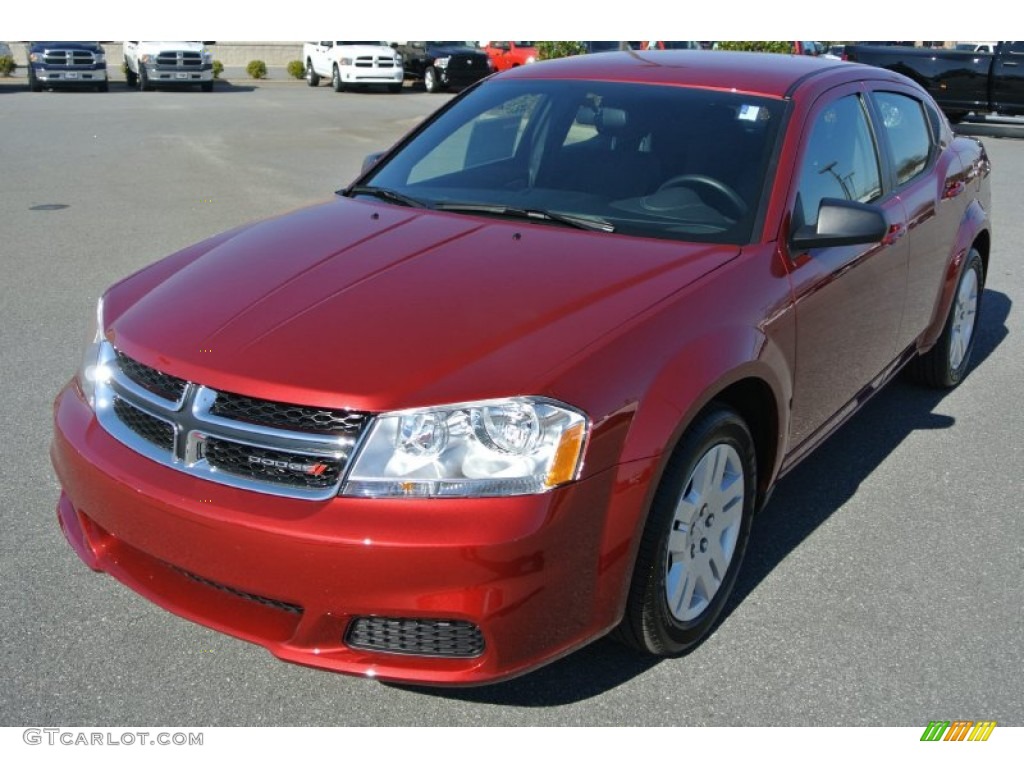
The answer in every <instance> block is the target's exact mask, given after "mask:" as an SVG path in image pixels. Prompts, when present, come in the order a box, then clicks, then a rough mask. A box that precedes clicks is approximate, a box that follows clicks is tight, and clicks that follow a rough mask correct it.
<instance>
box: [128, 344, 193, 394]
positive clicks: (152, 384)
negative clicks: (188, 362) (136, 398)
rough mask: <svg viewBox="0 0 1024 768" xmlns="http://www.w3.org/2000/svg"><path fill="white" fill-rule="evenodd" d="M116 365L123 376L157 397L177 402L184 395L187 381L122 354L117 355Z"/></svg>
mask: <svg viewBox="0 0 1024 768" xmlns="http://www.w3.org/2000/svg"><path fill="white" fill-rule="evenodd" d="M117 364H118V367H119V368H120V369H121V370H122V371H123V372H124V375H125V376H127V377H128V378H129V379H131V380H132V381H134V382H135V383H136V384H138V385H139V386H140V387H144V388H145V389H148V390H149V391H150V392H152V393H153V394H154V395H157V396H158V397H162V398H164V399H165V400H175V401H177V400H180V399H181V398H182V396H183V395H184V394H185V385H186V384H188V382H187V381H185V380H184V379H179V378H178V377H177V376H171V375H170V374H167V373H162V372H160V371H158V370H156V369H155V368H150V367H149V366H148V365H143V364H142V363H139V362H136V361H135V360H132V359H131V358H130V357H128V355H126V354H124V353H123V352H120V351H119V352H118V353H117Z"/></svg>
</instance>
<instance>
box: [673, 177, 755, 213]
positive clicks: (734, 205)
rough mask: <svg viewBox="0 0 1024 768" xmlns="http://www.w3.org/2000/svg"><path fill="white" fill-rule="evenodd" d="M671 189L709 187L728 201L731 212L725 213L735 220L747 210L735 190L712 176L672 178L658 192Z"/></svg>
mask: <svg viewBox="0 0 1024 768" xmlns="http://www.w3.org/2000/svg"><path fill="white" fill-rule="evenodd" d="M672 187H710V188H711V189H713V190H714V191H715V192H717V193H718V194H719V196H720V197H722V198H724V199H725V200H726V201H728V203H729V206H730V208H731V210H730V211H727V212H726V213H735V214H736V216H735V218H737V219H742V218H743V217H744V216H745V215H746V214H747V211H748V210H749V209H748V207H747V204H746V203H745V202H744V201H743V198H742V197H740V196H739V193H738V192H736V190H735V189H733V188H732V187H730V186H729V185H728V184H725V183H724V182H722V181H719V180H718V179H716V178H714V177H712V176H705V175H704V174H703V173H684V174H683V175H682V176H673V177H672V178H670V179H667V180H666V181H665V182H664V183H663V184H662V185H661V186H660V187H658V192H661V191H662V190H663V189H671V188H672Z"/></svg>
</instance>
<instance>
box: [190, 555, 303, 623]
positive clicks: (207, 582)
mask: <svg viewBox="0 0 1024 768" xmlns="http://www.w3.org/2000/svg"><path fill="white" fill-rule="evenodd" d="M171 568H173V569H174V570H176V571H177V572H178V573H180V574H181V575H182V576H185V577H186V578H188V579H191V580H192V581H195V582H197V583H199V584H203V585H204V586H207V587H213V588H214V589H219V590H220V591H221V592H227V593H228V594H230V595H234V596H235V597H241V598H244V599H246V600H251V601H252V602H254V603H259V604H260V605H265V606H267V607H269V608H277V609H278V610H281V611H287V612H288V613H294V614H297V615H299V616H301V615H302V606H301V605H296V604H295V603H286V602H284V601H283V600H274V599H273V598H272V597H263V596H262V595H254V594H253V593H252V592H243V591H242V590H240V589H235V588H234V587H229V586H228V585H226V584H221V583H219V582H216V581H212V580H211V579H207V578H204V577H202V576H197V575H196V574H194V573H191V572H190V571H186V570H185V569H184V568H179V567H178V566H176V565H172V566H171Z"/></svg>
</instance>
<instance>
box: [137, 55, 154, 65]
mask: <svg viewBox="0 0 1024 768" xmlns="http://www.w3.org/2000/svg"><path fill="white" fill-rule="evenodd" d="M156 56H157V55H156V54H155V53H144V54H142V55H141V56H140V57H139V61H141V62H142V63H143V64H145V65H147V66H149V65H150V64H156Z"/></svg>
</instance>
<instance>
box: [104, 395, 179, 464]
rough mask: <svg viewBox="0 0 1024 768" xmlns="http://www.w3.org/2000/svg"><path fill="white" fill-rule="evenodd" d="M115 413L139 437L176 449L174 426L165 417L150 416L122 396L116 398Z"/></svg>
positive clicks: (166, 447)
mask: <svg viewBox="0 0 1024 768" xmlns="http://www.w3.org/2000/svg"><path fill="white" fill-rule="evenodd" d="M114 414H115V415H116V416H117V418H118V419H120V421H121V423H122V424H124V425H125V426H126V427H128V429H130V430H131V431H132V432H134V433H135V434H137V435H138V436H139V437H142V438H144V439H146V440H148V441H149V442H151V443H153V445H156V446H159V447H160V448H163V449H164V450H166V451H171V450H173V449H174V427H172V426H171V425H170V424H168V423H167V422H166V421H164V420H163V419H158V418H156V417H155V416H150V415H149V414H148V413H146V412H145V411H143V410H140V409H138V408H136V407H135V406H134V405H131V404H130V403H127V402H125V401H124V400H122V399H121V398H120V397H115V398H114Z"/></svg>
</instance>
